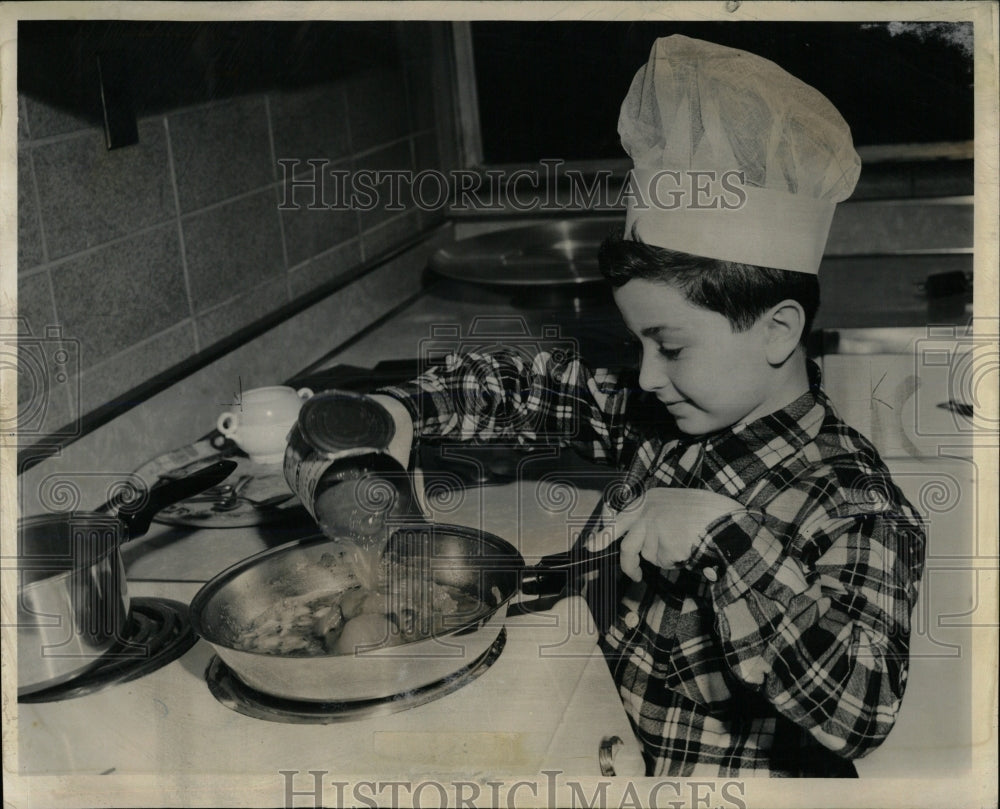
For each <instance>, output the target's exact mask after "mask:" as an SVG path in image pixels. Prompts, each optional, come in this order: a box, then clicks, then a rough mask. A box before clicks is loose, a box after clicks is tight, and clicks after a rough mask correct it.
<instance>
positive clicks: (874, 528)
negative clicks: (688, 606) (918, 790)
mask: <svg viewBox="0 0 1000 809" xmlns="http://www.w3.org/2000/svg"><path fill="white" fill-rule="evenodd" d="M782 529H783V526H782V524H781V523H775V521H773V520H771V519H770V518H768V517H767V516H766V515H764V514H763V513H761V512H759V511H758V512H755V511H752V510H745V511H742V512H738V513H734V514H731V515H728V516H726V517H724V518H722V519H721V520H719V521H717V522H716V523H715V524H714V525H712V526H710V530H709V531H708V532H707V534H706V537H705V540H704V542H703V543H702V545H701V546H700V547H699V549H698V550H697V551H696V553H695V554H694V556H693V557H692V558H691V560H689V563H688V565H689V566H690V567H691V568H693V569H698V570H703V569H705V568H706V567H711V566H715V567H716V568H717V570H716V575H717V579H716V581H715V582H714V583H713V584H711V586H710V590H711V595H712V599H713V601H714V604H715V616H716V617H715V628H716V632H717V633H718V636H719V638H720V640H721V644H722V649H723V653H724V655H725V659H726V663H727V665H728V667H729V668H730V669H731V671H732V672H733V673H734V674H735V676H736V677H738V678H739V679H740V680H741V681H742V682H744V683H745V684H747V685H748V686H749V687H750V688H752V689H754V690H758V691H760V692H762V693H763V694H764V695H765V696H766V697H767V699H768V700H769V701H770V702H771V703H772V704H773V705H774V706H775V708H776V709H777V710H778V711H779V712H780V713H782V714H783V715H784V716H786V717H788V718H789V719H791V720H792V721H793V722H795V723H796V724H798V725H799V726H800V727H802V728H804V729H805V730H807V731H808V732H810V733H811V734H812V735H813V736H814V737H815V738H816V739H817V740H818V741H819V742H820V743H821V744H823V745H824V746H825V747H827V748H829V749H830V750H833V751H834V752H836V753H838V754H839V755H841V756H843V757H845V758H857V757H860V756H863V755H864V754H865V753H867V752H868V751H870V750H872V749H874V748H875V747H876V746H878V745H879V744H880V743H881V742H882V741H883V740H884V739H885V737H886V735H887V734H888V733H889V731H890V730H891V729H892V726H893V724H894V722H895V718H896V714H897V712H898V710H899V705H900V702H901V700H902V696H903V691H904V688H905V684H906V676H907V664H908V651H909V634H910V614H911V611H912V609H913V606H914V603H915V601H916V597H917V584H918V582H919V580H920V574H921V571H922V567H923V558H924V541H925V540H924V534H923V531H922V529H921V527H920V525H919V518H917V516H916V515H915V514H914V513H913V512H912V511H910V510H909V509H907V508H906V507H900V508H899V511H897V512H896V513H891V512H884V513H875V514H863V515H858V516H847V517H836V516H831V515H824V516H820V517H818V518H816V519H815V520H814V521H813V523H812V524H811V525H809V524H807V525H805V526H803V527H802V528H800V536H799V537H797V538H796V540H795V541H794V542H793V543H792V544H793V546H798V547H799V550H801V548H802V547H812V548H815V549H819V551H818V553H819V555H818V558H816V560H815V562H814V563H812V564H807V563H806V562H804V561H803V559H802V558H799V556H798V555H796V554H792V553H789V552H788V550H787V549H786V547H785V545H786V544H787V543H785V542H782V540H781V535H782V533H783V531H782ZM803 532H804V536H803ZM802 539H804V540H805V542H801V540H802Z"/></svg>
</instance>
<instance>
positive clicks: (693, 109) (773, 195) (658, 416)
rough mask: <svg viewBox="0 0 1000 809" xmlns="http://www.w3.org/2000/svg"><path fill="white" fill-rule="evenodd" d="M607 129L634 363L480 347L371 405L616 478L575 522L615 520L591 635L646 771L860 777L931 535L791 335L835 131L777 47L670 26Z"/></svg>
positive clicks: (437, 430)
mask: <svg viewBox="0 0 1000 809" xmlns="http://www.w3.org/2000/svg"><path fill="white" fill-rule="evenodd" d="M619 132H620V133H621V135H622V142H623V145H624V146H625V148H626V150H627V151H628V152H629V153H630V155H631V157H632V158H633V161H634V163H635V171H634V172H633V181H634V187H635V189H636V190H635V193H634V195H633V198H632V199H631V200H630V204H629V209H628V215H627V218H626V228H625V237H624V238H615V239H611V240H609V241H608V242H606V243H605V245H604V246H603V247H602V249H601V252H600V257H599V258H600V263H601V269H602V272H603V273H604V274H605V276H606V277H607V278H608V279H609V280H610V282H611V285H612V287H613V290H614V291H613V295H614V299H615V303H616V304H617V306H618V308H619V309H620V311H621V314H622V316H623V318H624V321H625V323H626V325H627V326H628V328H629V329H630V330H631V332H632V333H633V334H634V335H635V337H636V339H637V340H638V341H639V342H640V344H641V347H642V361H641V365H640V368H639V370H638V377H635V375H634V374H615V373H612V372H610V371H603V370H599V371H591V370H589V369H587V368H586V367H584V366H583V365H582V363H581V362H580V360H579V358H576V357H568V358H558V359H557V358H554V357H553V356H551V355H549V354H546V353H544V352H543V353H540V354H539V355H538V356H537V357H536V358H534V359H533V360H527V359H525V358H523V357H521V356H520V355H518V354H516V353H514V352H511V353H509V354H504V353H502V352H494V353H490V354H489V355H476V354H469V355H466V356H452V357H450V358H448V360H447V361H446V362H445V363H444V364H443V365H442V366H440V367H438V368H432V369H430V370H428V371H427V372H426V373H425V374H423V375H422V376H421V377H420V378H419V379H417V380H415V381H414V382H412V383H410V384H407V385H403V386H398V387H394V388H387V389H385V390H383V391H381V392H380V394H379V395H377V396H376V397H375V398H376V399H377V400H378V401H380V402H382V403H383V405H385V406H386V407H387V409H389V410H390V412H391V413H393V415H394V418H395V420H396V422H397V425H398V426H399V427H400V429H401V430H402V431H403V437H404V439H405V438H408V436H409V434H410V433H409V430H410V425H411V423H412V425H413V428H414V429H413V433H412V434H413V435H415V436H416V437H418V438H431V437H444V438H448V439H454V440H473V439H477V440H489V439H501V438H502V439H505V440H509V439H511V438H516V439H517V440H519V441H523V442H526V443H527V442H530V441H532V440H534V439H535V438H536V437H538V436H539V435H545V436H549V437H551V436H559V435H561V436H562V439H561V440H560V443H562V444H564V445H567V446H572V447H574V448H576V449H577V450H578V451H580V452H581V453H582V454H584V455H585V456H586V457H588V458H590V459H593V460H597V461H602V462H606V463H609V464H614V465H616V466H617V467H619V468H620V469H622V470H623V471H624V478H623V481H622V485H621V487H620V489H619V490H618V491H619V494H621V493H622V492H624V494H623V495H622V496H621V497H620V498H616V500H615V502H614V503H608V504H606V505H605V507H604V512H603V513H604V519H605V523H606V526H605V527H606V528H608V529H609V530H598V531H595V532H593V534H591V535H590V536H588V537H586V538H584V539H585V541H586V542H587V544H588V546H590V547H592V548H596V547H599V546H600V545H601V544H602V539H601V537H603V538H604V540H603V541H606V540H607V539H608V537H609V536H616V537H622V536H624V538H623V539H622V541H621V562H620V564H621V569H622V571H623V572H624V574H625V575H627V576H628V577H629V578H630V579H631V584H629V586H628V588H627V590H626V591H625V592H624V594H623V595H622V596H621V598H620V604H619V606H618V609H617V616H616V618H615V620H614V623H613V624H612V625H611V626H610V627H609V628H608V629H607V631H606V632H605V633H604V634H603V635H602V638H601V647H602V649H603V650H604V652H605V655H606V657H607V660H608V663H609V665H610V667H611V670H612V673H613V675H614V678H615V682H616V684H617V686H618V688H619V691H620V694H621V697H622V700H623V702H624V705H625V708H626V711H627V712H628V714H629V716H630V718H631V720H632V723H633V727H634V729H635V732H636V734H637V737H638V738H639V740H640V741H641V743H642V746H643V751H644V756H645V758H646V763H647V774H648V775H652V776H660V775H669V776H714V777H734V776H752V775H772V776H807V777H829V776H853V775H856V771H855V770H854V766H853V764H852V763H851V760H852V759H854V758H857V757H859V756H862V755H864V754H865V753H866V752H868V751H869V750H871V749H873V748H874V747H875V746H877V745H878V744H879V743H880V742H881V741H882V740H883V739H884V738H885V736H886V734H887V733H888V732H889V730H890V729H891V727H892V725H893V722H894V718H895V716H896V713H897V711H898V709H899V705H900V700H901V699H902V696H903V690H904V686H905V682H906V672H907V650H908V639H909V618H910V613H911V610H912V608H913V605H914V602H915V600H916V595H917V589H916V588H917V584H918V582H919V579H920V575H921V571H922V565H923V555H924V535H923V532H922V528H921V524H920V518H919V516H918V515H917V514H916V512H915V511H914V510H913V509H912V507H911V506H910V505H909V504H908V503H907V502H906V500H905V499H904V498H903V496H902V494H901V493H900V492H899V490H898V489H897V488H896V486H895V485H894V484H893V483H892V481H891V479H890V476H889V473H888V471H887V470H886V468H885V466H884V464H883V463H882V461H881V460H880V458H879V456H878V454H877V452H876V451H875V449H874V448H873V447H872V445H871V444H870V443H869V442H868V441H867V440H866V439H865V438H863V437H862V436H861V435H859V434H858V433H857V432H855V431H854V430H852V429H851V428H849V427H847V426H846V425H845V424H844V423H843V422H841V421H840V420H839V418H838V417H837V415H836V413H835V412H834V411H833V408H832V407H831V405H830V403H829V401H828V400H827V399H826V397H825V395H824V394H823V392H822V390H821V388H820V380H819V372H818V368H817V366H816V365H815V364H813V363H812V362H810V361H809V360H807V358H806V354H805V349H804V345H803V344H804V340H805V337H806V335H807V334H808V333H809V328H810V324H811V322H812V319H813V316H814V314H815V311H816V308H817V305H818V301H819V289H818V282H817V276H816V273H817V270H818V266H819V261H820V258H821V256H822V253H823V247H824V245H825V240H826V236H827V232H828V229H829V224H830V219H831V218H832V213H833V208H834V205H835V203H836V202H837V201H840V200H842V199H845V198H846V197H847V196H849V195H850V193H851V191H852V190H853V187H854V184H855V182H856V180H857V176H858V172H859V170H860V163H859V161H858V159H857V155H856V153H855V152H854V149H853V145H852V144H851V141H850V132H849V130H848V129H847V126H846V124H844V122H843V120H842V119H841V118H840V116H839V114H838V113H837V112H836V110H834V109H833V107H832V105H830V104H829V102H828V101H827V100H826V99H825V98H823V96H821V95H820V94H819V93H818V92H816V91H815V90H813V89H812V88H809V87H807V86H806V85H804V84H802V83H801V82H799V81H798V80H797V79H794V78H793V77H791V76H789V75H788V74H787V73H785V72H784V71H783V70H781V69H780V68H779V67H777V66H776V65H774V64H773V63H771V62H768V61H766V60H763V59H760V58H759V57H756V56H753V55H751V54H747V53H744V52H741V51H734V50H732V49H729V48H722V47H719V46H715V45H712V44H710V43H705V42H699V41H696V40H690V39H687V38H685V37H669V38H666V39H662V40H659V41H657V42H656V44H655V45H654V47H653V50H652V53H651V54H650V59H649V62H648V64H647V65H646V66H645V67H644V68H642V69H640V71H639V72H638V73H637V75H636V78H635V80H634V81H633V83H632V87H631V88H630V90H629V94H628V96H627V97H626V99H625V101H624V103H623V105H622V114H621V118H620V121H619ZM664 182H666V183H667V185H664V184H663V183H664ZM404 443H405V440H404ZM641 560H645V564H642V562H641ZM605 586H609V583H605Z"/></svg>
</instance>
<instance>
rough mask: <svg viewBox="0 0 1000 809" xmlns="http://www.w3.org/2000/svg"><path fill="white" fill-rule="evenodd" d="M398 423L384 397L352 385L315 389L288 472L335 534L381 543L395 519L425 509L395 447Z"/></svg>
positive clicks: (293, 438) (293, 435) (294, 439)
mask: <svg viewBox="0 0 1000 809" xmlns="http://www.w3.org/2000/svg"><path fill="white" fill-rule="evenodd" d="M394 431H395V427H394V425H393V421H392V417H391V416H390V415H389V413H388V412H387V411H386V410H385V408H383V407H382V406H381V405H380V404H379V403H378V402H375V401H373V400H372V399H370V398H368V397H366V396H362V395H358V394H352V393H343V392H339V391H331V392H327V393H320V394H316V395H314V396H313V397H312V398H311V399H309V400H307V401H306V402H305V403H304V404H303V405H302V409H301V410H300V412H299V417H298V421H297V422H296V424H295V426H294V427H293V428H292V430H291V432H290V433H289V436H288V447H287V448H286V450H285V462H284V474H285V480H286V481H287V482H288V485H289V486H290V487H291V489H292V491H294V492H295V493H296V494H297V495H298V496H299V499H300V500H301V501H302V504H303V505H304V506H305V508H306V509H307V510H308V511H309V513H310V514H311V515H312V517H313V519H314V520H316V522H317V523H318V524H319V526H320V528H321V529H322V530H323V533H325V534H326V535H327V536H330V537H332V538H335V539H336V538H345V539H351V540H352V541H354V542H355V543H356V544H359V545H362V546H373V545H376V544H378V543H380V542H384V540H385V539H386V538H387V537H388V530H389V527H390V525H391V524H392V523H393V521H395V520H399V521H406V520H410V519H412V518H413V517H414V516H415V515H417V514H419V510H417V507H416V498H415V496H414V494H413V486H412V482H411V481H410V478H409V475H408V474H407V471H406V469H404V468H403V467H402V465H400V463H399V462H398V461H397V460H396V459H395V458H393V457H392V456H391V455H389V454H388V452H387V451H386V449H387V448H388V446H389V442H390V441H391V440H392V436H393V434H394Z"/></svg>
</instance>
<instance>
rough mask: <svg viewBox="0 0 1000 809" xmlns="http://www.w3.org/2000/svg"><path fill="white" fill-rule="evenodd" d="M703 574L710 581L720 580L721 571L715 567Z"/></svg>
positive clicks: (702, 572) (707, 569)
mask: <svg viewBox="0 0 1000 809" xmlns="http://www.w3.org/2000/svg"><path fill="white" fill-rule="evenodd" d="M701 574H702V575H703V576H704V577H705V578H706V579H708V580H709V581H718V580H719V571H718V570H716V569H715V568H714V567H706V568H705V569H704V570H703V571H701Z"/></svg>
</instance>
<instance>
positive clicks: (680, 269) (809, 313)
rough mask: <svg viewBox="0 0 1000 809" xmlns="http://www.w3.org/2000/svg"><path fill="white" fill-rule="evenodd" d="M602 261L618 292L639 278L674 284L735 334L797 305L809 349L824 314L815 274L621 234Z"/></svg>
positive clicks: (604, 249) (606, 246) (603, 250)
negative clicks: (789, 303) (778, 308)
mask: <svg viewBox="0 0 1000 809" xmlns="http://www.w3.org/2000/svg"><path fill="white" fill-rule="evenodd" d="M597 261H598V264H599V266H600V269H601V274H602V275H603V276H604V277H605V278H607V279H608V281H610V282H611V285H612V286H613V287H615V288H616V289H617V288H618V287H621V286H624V285H625V284H626V283H628V282H629V281H631V280H632V279H633V278H641V279H643V280H645V281H659V282H661V283H669V284H671V285H673V286H675V287H677V288H678V289H679V290H680V291H681V292H682V293H684V297H685V298H687V300H688V301H689V302H690V303H692V304H694V305H695V306H700V307H702V308H703V309H708V310H710V311H712V312H718V313H719V314H721V315H722V316H723V317H725V318H726V320H728V321H729V323H730V325H731V326H732V327H733V331H746V330H747V329H749V328H750V327H751V326H753V324H754V323H756V322H757V319H758V318H759V317H760V316H761V315H762V314H764V312H766V311H767V310H768V309H770V308H771V307H772V306H774V305H776V304H778V303H780V302H781V301H784V300H788V299H791V300H793V301H797V302H798V303H799V304H801V306H802V309H803V310H804V311H805V323H804V324H803V328H802V335H801V337H800V338H799V342H800V344H802V345H805V344H806V340H807V339H808V337H809V332H810V330H811V329H812V323H813V319H814V318H815V317H816V310H817V309H819V279H818V278H817V277H816V276H815V275H810V274H809V273H802V272H791V271H789V270H775V269H772V268H770V267H758V266H756V265H754V264H741V263H739V262H736V261H723V260H721V259H715V258H704V257H702V256H693V255H690V254H689V253H679V252H677V251H675V250H668V249H667V248H665V247H655V246H654V245H650V244H646V243H645V242H642V241H639V240H638V239H631V240H629V239H625V238H623V236H622V235H621V234H620V233H615V234H612V235H610V236H608V238H606V239H605V240H604V242H603V243H602V244H601V247H600V250H599V251H598V253H597Z"/></svg>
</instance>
